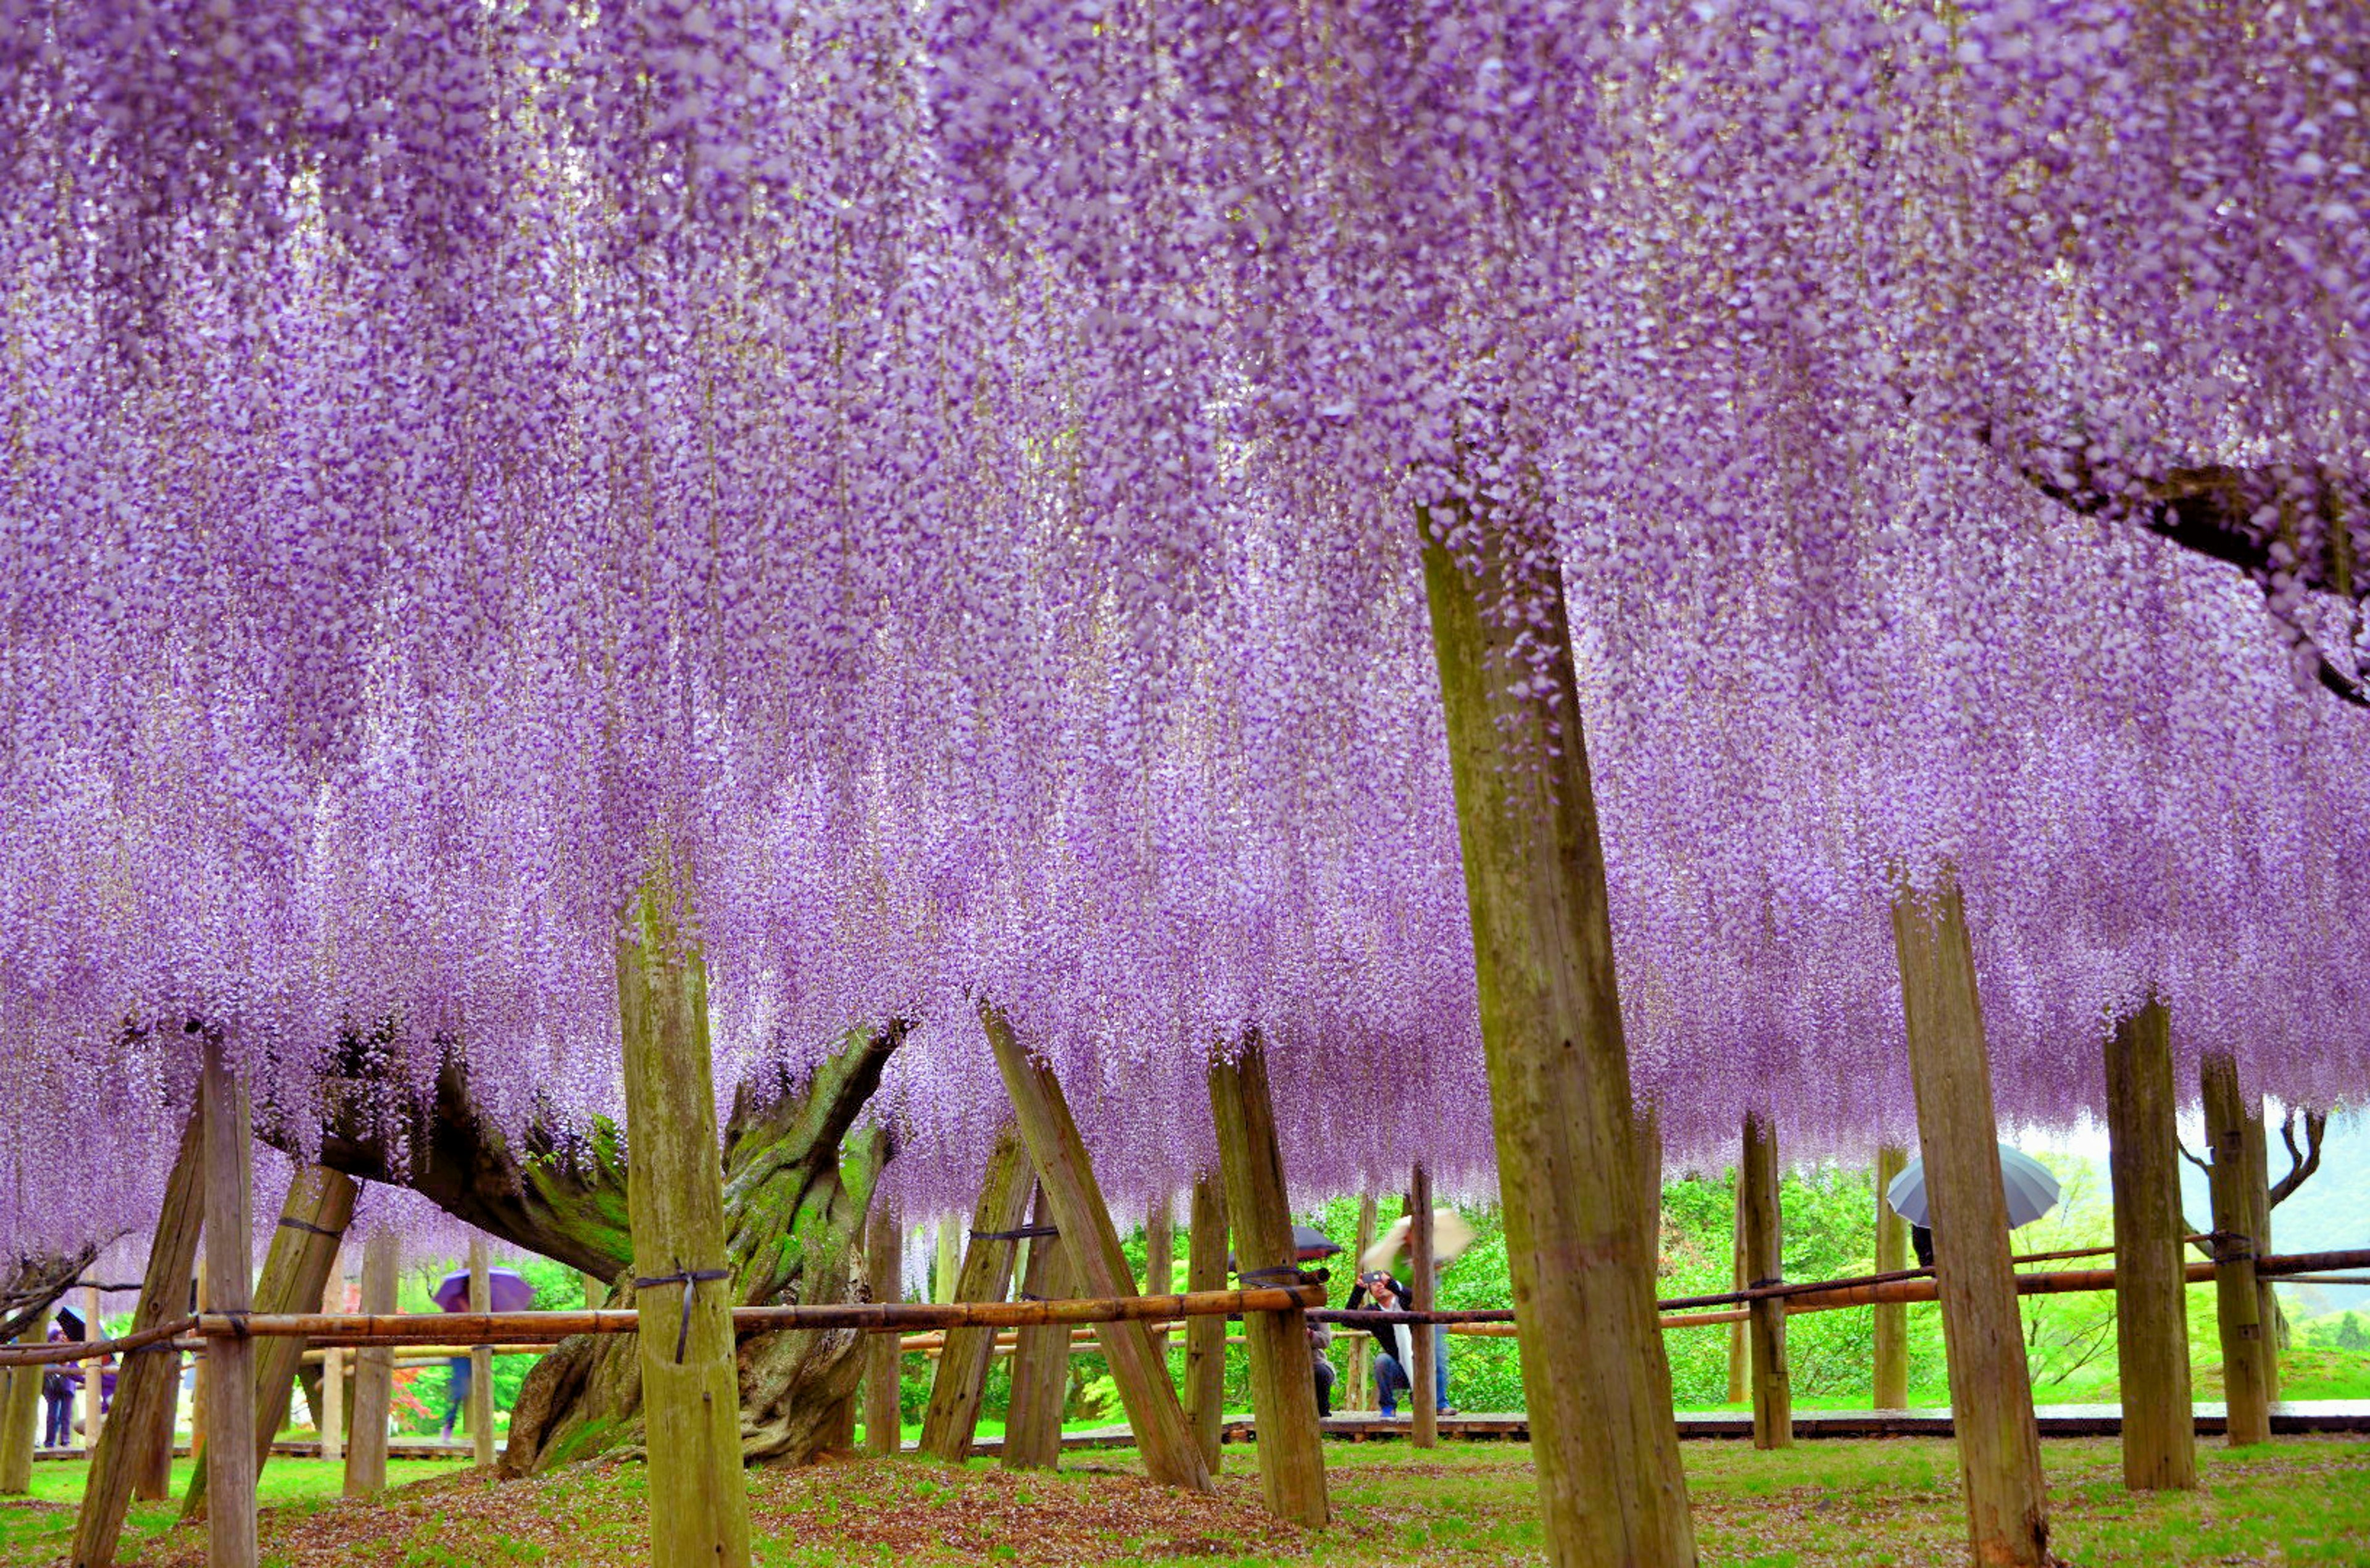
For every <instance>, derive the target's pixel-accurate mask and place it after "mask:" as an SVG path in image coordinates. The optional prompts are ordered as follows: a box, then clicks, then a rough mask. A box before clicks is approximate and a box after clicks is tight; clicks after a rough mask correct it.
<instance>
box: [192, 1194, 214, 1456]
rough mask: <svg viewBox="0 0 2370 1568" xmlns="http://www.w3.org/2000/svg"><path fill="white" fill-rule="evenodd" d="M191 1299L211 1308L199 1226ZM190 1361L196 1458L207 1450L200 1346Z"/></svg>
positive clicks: (203, 1365) (203, 1359)
mask: <svg viewBox="0 0 2370 1568" xmlns="http://www.w3.org/2000/svg"><path fill="white" fill-rule="evenodd" d="M190 1302H191V1303H192V1304H193V1305H194V1306H195V1307H196V1308H197V1310H199V1311H201V1312H205V1311H211V1310H213V1298H212V1297H211V1296H209V1295H207V1294H206V1242H205V1235H204V1232H203V1230H201V1231H200V1233H199V1236H198V1267H197V1277H196V1278H195V1279H193V1280H191V1281H190ZM190 1366H191V1367H192V1368H194V1369H195V1370H196V1372H197V1377H196V1378H195V1379H193V1380H192V1382H191V1385H190V1455H191V1456H192V1458H193V1459H195V1457H196V1456H198V1455H201V1454H203V1453H204V1452H205V1451H206V1353H205V1350H204V1348H203V1347H202V1346H201V1347H200V1348H199V1349H197V1350H193V1351H191V1352H190ZM196 1468H197V1469H199V1470H203V1469H204V1468H205V1464H204V1461H203V1460H202V1459H198V1460H196Z"/></svg>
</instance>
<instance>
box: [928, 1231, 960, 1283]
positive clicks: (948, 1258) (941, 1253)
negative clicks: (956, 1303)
mask: <svg viewBox="0 0 2370 1568" xmlns="http://www.w3.org/2000/svg"><path fill="white" fill-rule="evenodd" d="M961 1234H962V1216H961V1215H960V1214H941V1215H939V1216H938V1256H937V1259H936V1260H935V1261H936V1264H937V1266H936V1267H935V1268H933V1269H932V1270H931V1271H930V1299H931V1300H933V1301H937V1302H938V1303H940V1304H941V1305H943V1304H945V1303H946V1302H949V1301H951V1300H953V1299H955V1274H956V1272H957V1270H958V1268H959V1267H960V1266H961V1263H962V1254H961V1252H960V1251H959V1250H958V1249H959V1247H960V1244H961V1243H960V1238H961Z"/></svg>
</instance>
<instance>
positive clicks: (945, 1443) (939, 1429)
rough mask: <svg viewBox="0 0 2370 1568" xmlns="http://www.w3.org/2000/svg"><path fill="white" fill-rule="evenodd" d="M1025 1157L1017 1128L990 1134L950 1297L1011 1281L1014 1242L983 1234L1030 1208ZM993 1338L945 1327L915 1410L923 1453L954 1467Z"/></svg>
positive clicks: (1002, 1290)
mask: <svg viewBox="0 0 2370 1568" xmlns="http://www.w3.org/2000/svg"><path fill="white" fill-rule="evenodd" d="M1029 1187H1030V1182H1029V1162H1028V1158H1027V1156H1026V1154H1025V1153H1024V1152H1023V1150H1021V1147H1020V1132H1019V1129H1018V1127H1014V1126H1013V1125H1011V1124H1010V1123H1008V1122H1007V1124H1006V1125H1005V1127H1004V1130H1003V1131H1002V1132H1001V1133H999V1134H998V1135H997V1136H996V1139H995V1148H994V1149H993V1150H990V1152H989V1154H988V1157H987V1170H986V1172H985V1173H984V1174H983V1175H982V1176H981V1178H980V1184H979V1203H978V1205H977V1207H974V1208H973V1209H972V1237H971V1242H970V1244H969V1245H968V1246H966V1247H965V1248H964V1249H963V1259H962V1267H961V1270H960V1271H958V1272H957V1274H956V1276H955V1299H957V1300H959V1301H1001V1300H1003V1299H1004V1298H1005V1294H1006V1292H1007V1290H1009V1289H1010V1288H1011V1285H1012V1254H1013V1243H1012V1242H1009V1241H997V1240H992V1239H990V1238H991V1237H993V1236H994V1235H995V1232H998V1231H1007V1230H1018V1229H1019V1228H1020V1226H1021V1222H1022V1221H1023V1220H1024V1219H1026V1218H1027V1216H1028V1213H1029ZM994 1347H995V1330H994V1329H984V1328H959V1329H949V1330H948V1331H947V1342H946V1348H945V1350H944V1351H943V1352H942V1353H941V1354H940V1355H939V1356H938V1376H937V1377H935V1378H933V1379H931V1381H930V1404H929V1408H928V1409H927V1410H926V1411H925V1412H924V1413H923V1415H922V1444H921V1451H922V1452H923V1453H926V1454H927V1455H929V1456H930V1457H931V1458H933V1459H944V1460H945V1461H946V1462H947V1463H949V1464H957V1465H959V1464H961V1463H963V1462H965V1461H966V1460H968V1459H970V1458H971V1444H972V1436H975V1435H976V1434H977V1432H978V1431H979V1402H980V1396H981V1395H982V1394H984V1393H985V1392H986V1391H987V1365H988V1362H989V1361H991V1360H992V1359H994V1354H993V1353H994ZM1056 1431H1057V1432H1058V1431H1059V1428H1058V1427H1056Z"/></svg>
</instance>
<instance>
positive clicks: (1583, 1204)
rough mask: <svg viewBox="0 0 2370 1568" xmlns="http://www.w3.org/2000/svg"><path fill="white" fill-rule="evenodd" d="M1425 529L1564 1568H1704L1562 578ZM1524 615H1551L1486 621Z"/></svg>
mask: <svg viewBox="0 0 2370 1568" xmlns="http://www.w3.org/2000/svg"><path fill="white" fill-rule="evenodd" d="M1452 511H1453V513H1454V515H1448V514H1449V513H1450V512H1452ZM1417 521H1418V524H1419V527H1420V528H1421V532H1422V534H1423V536H1424V539H1425V544H1424V557H1423V559H1424V587H1425V594H1426V598H1427V600H1428V601H1429V602H1430V605H1431V611H1432V651H1433V653H1434V655H1435V656H1436V658H1437V662H1438V664H1439V667H1440V686H1441V700H1442V706H1443V709H1444V715H1445V717H1446V720H1447V731H1448V750H1449V762H1450V768H1451V772H1452V774H1453V776H1454V778H1455V787H1456V817H1457V836H1458V842H1459V845H1460V847H1461V849H1462V852H1463V861H1464V866H1465V887H1466V900H1467V904H1468V905H1469V907H1470V909H1471V911H1472V926H1473V949H1474V960H1475V974H1476V979H1477V980H1478V985H1479V991H1480V1003H1481V1040H1482V1045H1483V1047H1484V1051H1485V1054H1486V1055H1487V1058H1488V1060H1489V1070H1490V1108H1491V1118H1490V1119H1491V1122H1492V1125H1493V1127H1494V1130H1495V1133H1496V1139H1497V1148H1498V1172H1499V1180H1500V1182H1501V1191H1502V1196H1503V1197H1504V1200H1505V1211H1506V1254H1507V1265H1508V1271H1509V1273H1510V1274H1511V1275H1512V1276H1513V1294H1514V1310H1515V1313H1516V1315H1517V1318H1518V1321H1519V1322H1520V1324H1521V1326H1522V1329H1523V1337H1524V1340H1525V1341H1526V1342H1527V1343H1528V1344H1529V1345H1532V1346H1533V1347H1534V1348H1533V1351H1532V1353H1531V1354H1529V1355H1527V1356H1524V1357H1523V1391H1524V1407H1525V1409H1526V1410H1527V1411H1528V1413H1529V1415H1530V1422H1531V1453H1532V1456H1533V1457H1534V1459H1536V1462H1537V1464H1538V1470H1539V1502H1540V1518H1541V1522H1542V1524H1543V1526H1544V1530H1545V1535H1546V1541H1545V1546H1546V1555H1547V1561H1548V1562H1550V1563H1551V1564H1554V1565H1555V1568H1565V1565H1568V1564H1580V1563H1603V1562H1622V1563H1627V1564H1630V1565H1632V1568H1664V1565H1666V1564H1690V1563H1693V1562H1695V1560H1696V1549H1695V1529H1694V1526H1693V1524H1692V1523H1691V1522H1690V1521H1689V1519H1688V1516H1687V1489H1686V1478H1685V1473H1684V1472H1683V1471H1681V1469H1680V1467H1679V1439H1678V1428H1677V1426H1676V1425H1674V1423H1673V1422H1672V1420H1671V1368H1670V1362H1669V1359H1668V1358H1667V1357H1666V1356H1665V1355H1664V1353H1663V1349H1662V1331H1661V1329H1660V1328H1659V1327H1658V1326H1657V1319H1656V1314H1655V1311H1654V1278H1653V1274H1654V1271H1653V1265H1652V1264H1651V1261H1650V1260H1649V1259H1647V1258H1646V1256H1645V1255H1644V1253H1643V1251H1642V1249H1641V1248H1640V1247H1639V1225H1638V1212H1639V1202H1640V1198H1639V1192H1638V1173H1639V1160H1638V1156H1637V1150H1636V1147H1635V1144H1636V1130H1635V1127H1634V1126H1633V1122H1632V1112H1631V1096H1630V1085H1629V1056H1628V1046H1627V1044H1626V1043H1625V1042H1624V1040H1623V1038H1622V1033H1621V1000H1620V995H1619V992H1618V990H1616V986H1615V983H1614V976H1613V929H1612V921H1611V915H1610V910H1609V900H1608V897H1607V894H1606V891H1605V853H1604V847H1603V845H1602V844H1601V843H1600V842H1599V841H1598V837H1597V828H1596V798H1595V795H1594V792H1593V788H1592V786H1591V784H1590V781H1589V773H1588V751H1587V746H1586V743H1585V739H1584V737H1583V735H1582V726H1581V709H1580V697H1579V692H1578V690H1577V687H1576V685H1575V683H1574V680H1573V676H1572V664H1571V631H1570V624H1569V623H1568V621H1567V619H1566V616H1565V612H1564V604H1563V585H1562V579H1561V575H1560V572H1559V570H1558V569H1556V568H1554V567H1552V566H1550V567H1547V569H1544V570H1541V569H1539V568H1538V567H1536V565H1535V564H1534V563H1537V562H1541V561H1545V562H1549V563H1552V562H1553V561H1554V560H1555V559H1556V553H1555V550H1554V548H1553V545H1552V542H1551V541H1547V540H1544V539H1539V538H1534V537H1531V536H1530V535H1529V534H1527V533H1524V532H1523V529H1524V526H1525V525H1524V524H1522V523H1520V522H1517V521H1513V520H1511V519H1508V518H1505V517H1501V516H1496V515H1491V514H1489V513H1486V512H1479V511H1477V510H1476V509H1472V508H1471V507H1469V506H1468V505H1467V504H1466V503H1461V502H1452V503H1448V506H1447V507H1446V508H1444V509H1443V515H1440V516H1438V517H1437V518H1435V516H1434V515H1432V513H1431V512H1430V511H1428V510H1427V511H1420V512H1419V514H1418V519H1417ZM1435 524H1437V528H1436V527H1435ZM1446 532H1459V534H1460V537H1459V540H1458V547H1459V549H1460V551H1465V552H1469V553H1470V557H1471V558H1468V560H1467V563H1466V564H1465V565H1460V564H1459V563H1458V561H1457V560H1456V559H1455V558H1454V557H1452V556H1451V555H1450V554H1449V552H1448V550H1447V548H1446V547H1444V545H1443V544H1440V543H1439V537H1440V536H1442V535H1443V534H1444V533H1446ZM1517 535H1520V536H1517ZM1467 567H1471V568H1473V569H1470V570H1468V569H1467ZM1509 601H1511V602H1514V603H1519V604H1522V605H1524V606H1525V607H1526V608H1529V607H1536V608H1535V611H1534V612H1530V613H1524V614H1516V615H1506V614H1498V613H1496V612H1495V611H1494V610H1485V608H1484V607H1485V606H1491V607H1494V606H1498V605H1501V604H1502V603H1505V602H1509ZM1518 643H1519V645H1520V646H1517V645H1518Z"/></svg>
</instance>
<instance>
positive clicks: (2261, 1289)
mask: <svg viewBox="0 0 2370 1568" xmlns="http://www.w3.org/2000/svg"><path fill="white" fill-rule="evenodd" d="M2240 1142H2241V1144H2242V1146H2243V1147H2244V1149H2245V1150H2246V1156H2247V1173H2246V1188H2247V1193H2246V1196H2247V1225H2246V1231H2247V1234H2248V1235H2249V1236H2251V1237H2252V1238H2254V1242H2255V1255H2256V1256H2257V1257H2268V1256H2270V1255H2271V1252H2272V1171H2271V1155H2270V1152H2269V1150H2267V1149H2266V1148H2265V1146H2264V1140H2263V1097H2262V1096H2261V1095H2260V1094H2249V1095H2248V1096H2247V1099H2246V1109H2245V1115H2244V1117H2243V1119H2242V1122H2241V1136H2240ZM2255 1317H2256V1321H2257V1322H2261V1324H2262V1325H2263V1397H2264V1398H2265V1399H2267V1400H2269V1401H2270V1402H2272V1403H2273V1404H2277V1403H2279V1402H2280V1330H2281V1319H2280V1299H2279V1295H2278V1293H2277V1292H2276V1291H2274V1290H2273V1289H2272V1282H2271V1280H2270V1279H2268V1278H2267V1277H2265V1276H2264V1275H2263V1274H2262V1272H2261V1270H2258V1271H2257V1272H2256V1275H2255Z"/></svg>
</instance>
